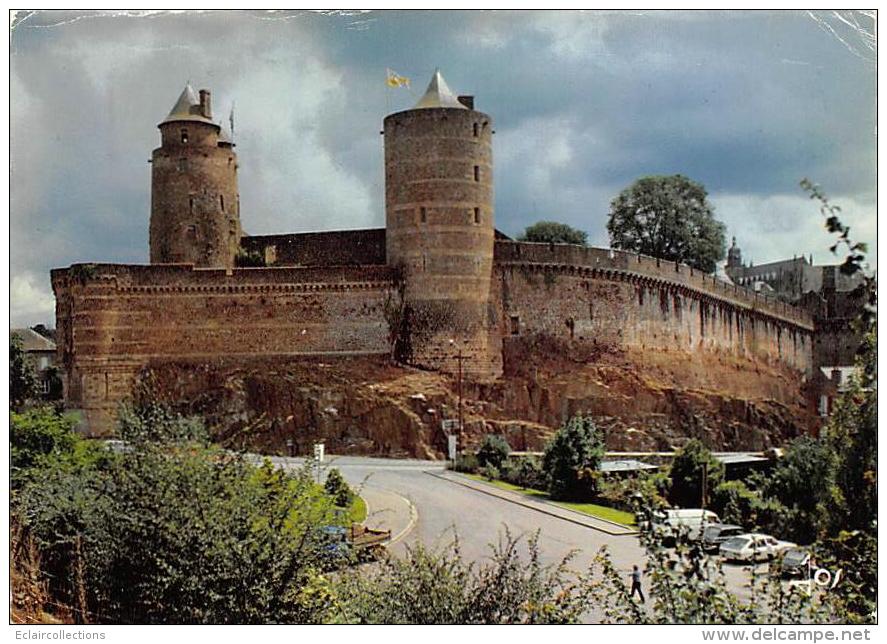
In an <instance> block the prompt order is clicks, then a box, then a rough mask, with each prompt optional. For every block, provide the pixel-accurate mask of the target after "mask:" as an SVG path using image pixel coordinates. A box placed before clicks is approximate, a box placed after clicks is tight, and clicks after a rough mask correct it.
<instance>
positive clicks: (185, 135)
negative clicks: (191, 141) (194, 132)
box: [182, 129, 188, 143]
mask: <svg viewBox="0 0 887 644" xmlns="http://www.w3.org/2000/svg"><path fill="white" fill-rule="evenodd" d="M187 142H188V130H185V129H182V143H187Z"/></svg>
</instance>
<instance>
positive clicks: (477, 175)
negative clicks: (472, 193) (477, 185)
mask: <svg viewBox="0 0 887 644" xmlns="http://www.w3.org/2000/svg"><path fill="white" fill-rule="evenodd" d="M474 180H475V181H480V166H479V165H476V166H474Z"/></svg>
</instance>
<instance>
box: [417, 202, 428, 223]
mask: <svg viewBox="0 0 887 644" xmlns="http://www.w3.org/2000/svg"><path fill="white" fill-rule="evenodd" d="M419 217H420V218H421V220H422V223H423V224H424V223H427V222H428V211H427V210H426V209H425V206H422V207H421V208H420V209H419Z"/></svg>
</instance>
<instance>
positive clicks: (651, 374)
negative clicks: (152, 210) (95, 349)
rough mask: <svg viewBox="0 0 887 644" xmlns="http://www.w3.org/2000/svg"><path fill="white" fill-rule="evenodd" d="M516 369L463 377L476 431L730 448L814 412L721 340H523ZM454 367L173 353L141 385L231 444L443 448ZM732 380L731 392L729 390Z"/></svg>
mask: <svg viewBox="0 0 887 644" xmlns="http://www.w3.org/2000/svg"><path fill="white" fill-rule="evenodd" d="M505 364H506V372H505V375H504V376H503V377H502V378H499V379H497V380H495V381H488V382H473V381H469V380H466V381H465V382H464V383H463V401H462V410H463V420H464V427H465V437H466V444H472V443H476V442H478V441H479V440H480V439H481V438H482V436H483V435H484V434H485V433H499V434H504V435H505V436H506V437H507V438H508V440H509V443H510V444H511V445H512V447H513V448H514V449H518V450H539V449H541V448H542V447H543V445H544V443H545V441H546V440H547V439H548V438H549V437H550V435H551V434H552V433H553V431H554V430H555V429H556V428H557V427H558V426H559V425H560V424H561V423H562V422H563V421H564V420H565V419H567V418H569V417H570V416H571V415H573V414H575V413H579V412H585V413H590V414H592V415H593V416H594V417H595V419H596V421H597V423H598V425H599V426H600V427H601V428H602V429H604V431H605V432H606V436H607V446H608V448H609V449H611V450H620V451H621V450H626V451H634V450H666V449H671V448H672V447H674V446H676V445H680V444H682V443H683V442H685V441H686V440H687V439H688V438H691V437H695V438H700V439H702V440H703V441H704V442H705V443H707V444H708V445H710V446H711V447H713V448H717V449H721V450H752V449H753V450H760V449H764V448H767V447H770V446H773V445H780V444H782V443H784V442H785V441H787V440H789V439H791V438H793V437H794V436H797V435H799V434H801V433H804V432H806V431H809V430H810V428H811V427H812V425H813V422H814V419H813V417H812V416H811V414H810V410H809V409H808V408H807V406H806V402H805V397H804V393H803V385H802V383H801V381H800V379H799V378H798V376H797V375H796V374H792V373H788V372H786V371H783V370H781V369H779V368H778V367H776V366H773V365H762V364H757V363H754V362H752V361H747V360H741V359H737V358H735V357H729V356H717V355H712V354H710V353H706V354H700V355H690V354H686V353H678V352H674V353H669V352H661V351H660V352H656V353H650V354H638V353H635V354H626V353H599V354H597V355H585V354H577V353H575V352H572V351H571V349H570V347H569V346H568V345H564V344H557V343H551V342H548V341H544V340H539V339H536V340H531V339H528V340H526V341H525V342H522V343H520V344H514V343H512V344H511V345H510V347H509V349H508V351H507V353H506V363H505ZM457 390H458V387H457V383H456V380H455V378H454V377H452V376H446V375H442V374H439V373H432V372H426V371H421V370H417V369H411V368H406V367H402V366H398V365H395V364H392V363H391V362H389V361H387V360H386V359H384V358H381V357H380V358H370V357H366V358H348V359H326V358H323V359H320V358H300V359H290V360H274V361H273V362H272V361H269V360H259V359H256V360H249V361H242V360H241V361H225V360H219V361H216V362H214V363H211V364H206V363H200V364H197V363H195V364H190V363H187V362H162V363H154V364H151V365H149V366H148V367H147V368H146V369H145V370H143V372H142V374H141V375H140V384H139V386H138V387H137V391H138V392H139V394H138V395H142V396H149V397H152V398H159V399H161V400H163V401H165V402H167V403H169V404H171V405H173V406H175V407H176V408H178V409H179V410H180V411H182V412H185V413H196V414H200V415H202V416H204V417H205V418H206V419H207V422H208V424H209V425H210V427H211V428H212V430H213V432H214V434H215V437H216V438H217V439H218V440H220V441H222V442H224V443H226V444H229V445H232V446H239V447H247V448H249V449H256V450H260V451H266V452H277V453H285V452H286V451H287V450H288V449H290V447H288V445H289V444H290V443H291V446H292V447H291V449H292V450H293V451H295V452H296V453H298V454H306V453H308V452H309V451H310V449H311V444H312V443H314V442H315V441H318V440H323V441H324V442H325V443H326V447H327V451H329V452H331V453H337V454H365V455H385V456H395V457H416V458H441V457H443V455H444V452H445V449H446V436H445V434H444V432H443V430H442V429H441V421H442V420H444V419H455V418H457V417H458V407H459V400H458V396H457ZM726 392H730V393H726Z"/></svg>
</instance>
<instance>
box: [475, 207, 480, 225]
mask: <svg viewBox="0 0 887 644" xmlns="http://www.w3.org/2000/svg"><path fill="white" fill-rule="evenodd" d="M474 223H476V224H479V223H480V208H475V209H474Z"/></svg>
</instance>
